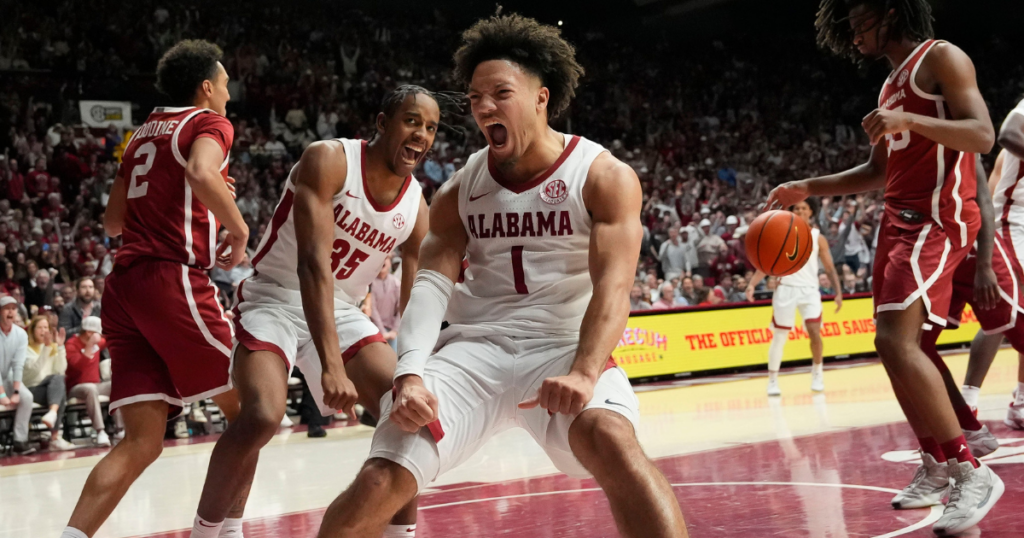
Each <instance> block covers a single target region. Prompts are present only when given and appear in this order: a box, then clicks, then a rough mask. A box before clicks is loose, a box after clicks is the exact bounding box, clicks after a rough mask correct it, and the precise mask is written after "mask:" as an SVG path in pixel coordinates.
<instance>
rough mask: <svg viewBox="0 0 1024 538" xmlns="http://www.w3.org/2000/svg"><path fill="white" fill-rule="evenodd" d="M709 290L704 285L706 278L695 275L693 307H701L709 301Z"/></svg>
mask: <svg viewBox="0 0 1024 538" xmlns="http://www.w3.org/2000/svg"><path fill="white" fill-rule="evenodd" d="M709 291H710V290H708V288H707V287H706V286H705V285H704V277H702V276H700V275H693V300H694V302H692V303H690V304H691V305H699V304H701V303H703V302H705V301H707V299H708V292H709Z"/></svg>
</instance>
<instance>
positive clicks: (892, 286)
mask: <svg viewBox="0 0 1024 538" xmlns="http://www.w3.org/2000/svg"><path fill="white" fill-rule="evenodd" d="M879 226H880V231H879V234H878V249H877V251H876V253H875V266H874V269H873V272H872V286H871V287H872V294H873V295H874V300H875V315H876V316H877V315H878V314H879V313H881V312H886V311H891V310H906V309H907V308H909V307H910V305H912V304H914V302H915V301H917V300H918V299H920V300H921V301H922V302H923V303H924V308H925V310H926V311H927V316H928V317H927V320H926V322H925V323H927V324H931V325H935V326H938V327H945V326H946V318H947V316H948V315H949V304H950V300H951V299H952V296H953V274H954V273H955V272H956V268H957V267H958V266H959V265H960V262H962V261H963V260H964V258H966V257H967V254H968V252H970V249H971V245H972V244H973V243H974V237H975V235H977V225H973V226H971V228H970V229H969V233H968V234H967V235H968V237H967V238H966V246H965V245H964V244H962V243H960V242H959V241H957V242H956V244H954V241H952V240H951V239H950V237H949V236H948V235H946V232H945V231H944V230H943V229H942V228H941V227H940V226H939V225H938V224H936V223H935V222H934V221H931V220H930V219H928V218H925V220H924V222H917V223H910V222H906V221H904V220H903V219H901V218H900V217H898V216H895V215H892V214H891V213H890V212H889V211H886V212H885V213H884V214H883V216H882V221H881V223H880V225H879Z"/></svg>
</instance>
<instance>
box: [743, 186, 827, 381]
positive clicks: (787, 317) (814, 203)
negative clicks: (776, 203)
mask: <svg viewBox="0 0 1024 538" xmlns="http://www.w3.org/2000/svg"><path fill="white" fill-rule="evenodd" d="M819 204H820V202H819V201H818V199H817V198H808V199H807V200H804V201H802V202H799V203H797V204H796V205H794V206H793V207H792V210H793V213H795V214H796V216H798V217H800V218H802V219H804V220H805V221H806V222H807V225H808V226H810V228H811V244H812V245H813V247H812V250H811V256H810V257H809V258H807V263H805V264H804V266H803V267H801V268H800V270H799V271H797V272H795V273H793V274H791V275H787V276H784V277H782V278H781V279H780V280H779V287H778V288H777V289H776V290H775V293H774V294H773V295H772V343H771V345H770V346H769V347H768V396H779V395H781V394H782V391H781V390H780V389H779V366H781V365H782V350H783V348H785V347H786V339H787V338H788V337H789V331H791V330H793V324H794V323H795V322H796V312H797V310H799V311H800V318H801V319H803V321H804V328H805V329H807V336H808V337H809V338H810V340H811V357H812V364H811V390H813V391H815V392H821V391H823V390H825V373H824V369H823V364H822V362H823V360H824V358H823V357H824V345H823V344H822V342H821V292H820V291H819V289H818V260H821V267H824V268H825V274H826V275H828V279H829V282H831V283H832V287H833V289H835V290H836V295H835V303H836V312H839V309H840V308H842V307H843V287H842V284H841V282H840V280H839V274H838V273H836V268H835V265H833V264H832V253H831V252H830V251H829V248H828V241H826V240H825V238H824V237H822V236H821V233H820V231H819V230H818V228H816V227H814V222H815V221H816V220H817V219H816V218H815V217H816V216H817V213H818V211H819V210H820V207H821V206H820V205H819ZM764 277H765V274H764V273H763V272H761V271H760V270H758V271H757V272H756V273H754V276H753V277H751V279H750V283H749V284H748V285H747V300H748V301H753V300H754V288H756V287H757V285H758V284H759V283H760V282H761V279H763V278H764Z"/></svg>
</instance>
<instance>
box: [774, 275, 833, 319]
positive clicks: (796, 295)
mask: <svg viewBox="0 0 1024 538" xmlns="http://www.w3.org/2000/svg"><path fill="white" fill-rule="evenodd" d="M797 310H799V311H800V318H801V319H803V320H804V325H806V324H807V322H815V321H821V292H819V291H818V289H817V288H811V287H802V286H801V287H798V286H787V285H785V284H780V285H779V287H778V288H776V289H775V294H774V295H772V327H774V328H776V329H785V330H793V324H794V323H796V311H797Z"/></svg>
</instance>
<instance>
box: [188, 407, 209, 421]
mask: <svg viewBox="0 0 1024 538" xmlns="http://www.w3.org/2000/svg"><path fill="white" fill-rule="evenodd" d="M189 418H191V419H192V422H198V423H200V424H203V423H205V422H206V413H204V412H203V408H202V407H199V406H198V405H193V406H192V412H191V417H189Z"/></svg>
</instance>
